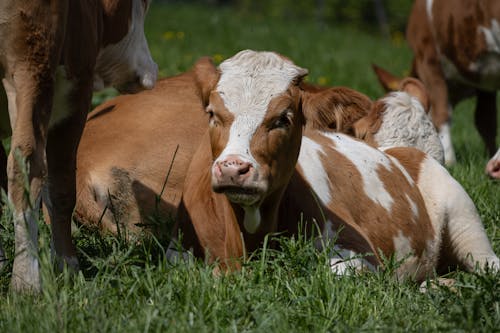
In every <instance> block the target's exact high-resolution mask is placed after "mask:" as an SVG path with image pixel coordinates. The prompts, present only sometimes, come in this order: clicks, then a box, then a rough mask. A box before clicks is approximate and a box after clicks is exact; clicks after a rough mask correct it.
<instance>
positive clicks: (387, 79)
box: [372, 64, 401, 92]
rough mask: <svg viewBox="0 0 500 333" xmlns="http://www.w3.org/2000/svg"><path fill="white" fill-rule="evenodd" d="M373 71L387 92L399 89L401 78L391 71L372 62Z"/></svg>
mask: <svg viewBox="0 0 500 333" xmlns="http://www.w3.org/2000/svg"><path fill="white" fill-rule="evenodd" d="M372 68H373V71H374V72H375V75H376V76H377V79H378V81H379V82H380V84H381V85H382V87H383V88H384V90H385V92H389V91H396V90H398V89H399V86H400V83H401V78H399V77H397V76H396V75H394V74H391V73H389V72H388V71H386V70H385V69H383V68H382V67H379V66H377V65H375V64H372Z"/></svg>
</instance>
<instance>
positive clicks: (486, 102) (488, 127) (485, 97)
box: [474, 90, 497, 156]
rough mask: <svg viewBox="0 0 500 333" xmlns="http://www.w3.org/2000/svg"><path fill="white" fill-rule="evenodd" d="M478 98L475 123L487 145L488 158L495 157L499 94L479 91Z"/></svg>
mask: <svg viewBox="0 0 500 333" xmlns="http://www.w3.org/2000/svg"><path fill="white" fill-rule="evenodd" d="M476 96H477V101H476V111H475V114H474V122H475V124H476V128H477V130H478V131H479V134H480V135H481V138H482V139H483V142H484V144H485V145H486V149H487V150H488V156H493V154H495V151H496V145H495V137H496V134H497V99H496V97H497V94H496V92H495V91H484V90H477V92H476Z"/></svg>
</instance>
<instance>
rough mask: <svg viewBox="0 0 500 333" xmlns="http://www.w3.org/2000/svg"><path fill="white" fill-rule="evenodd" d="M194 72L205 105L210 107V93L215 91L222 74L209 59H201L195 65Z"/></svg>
mask: <svg viewBox="0 0 500 333" xmlns="http://www.w3.org/2000/svg"><path fill="white" fill-rule="evenodd" d="M193 72H194V75H195V79H196V83H197V85H198V89H199V91H200V94H201V98H202V100H203V104H205V105H208V98H209V96H210V92H211V91H212V90H214V89H215V86H216V84H217V82H218V81H219V76H220V73H219V71H218V69H217V67H215V65H214V63H213V61H212V59H211V58H209V57H203V58H200V59H199V60H198V61H197V62H196V64H195V65H194V67H193Z"/></svg>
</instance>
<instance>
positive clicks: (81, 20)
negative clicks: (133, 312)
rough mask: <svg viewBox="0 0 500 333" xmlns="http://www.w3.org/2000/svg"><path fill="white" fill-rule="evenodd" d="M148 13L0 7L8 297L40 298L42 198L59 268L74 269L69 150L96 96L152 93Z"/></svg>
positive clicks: (102, 4)
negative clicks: (10, 247)
mask: <svg viewBox="0 0 500 333" xmlns="http://www.w3.org/2000/svg"><path fill="white" fill-rule="evenodd" d="M148 6H149V1H148V0H97V1H62V0H51V1H46V0H34V1H12V0H8V1H2V3H1V4H0V13H2V14H1V18H0V20H1V22H0V23H1V24H0V74H1V77H2V83H3V86H4V88H5V92H6V95H3V101H2V103H0V105H6V104H7V105H8V108H3V109H2V110H0V118H1V119H2V126H1V128H0V129H1V130H2V133H0V134H1V137H2V138H4V137H6V136H9V135H10V134H11V135H12V136H11V150H10V152H9V155H8V160H7V179H8V182H7V188H8V200H9V202H10V204H11V206H12V208H13V219H14V231H15V258H14V266H13V273H12V281H11V286H12V287H13V289H15V290H32V291H38V290H40V288H41V284H40V275H39V262H38V256H37V248H38V245H37V237H38V235H37V234H38V226H37V223H38V222H37V221H38V212H39V204H40V201H41V200H42V199H41V198H42V197H43V203H44V206H45V207H46V208H47V211H48V212H49V217H50V222H51V227H52V243H53V248H54V250H55V256H56V262H57V264H58V266H59V267H61V268H62V267H63V266H68V267H69V268H71V269H77V268H78V260H77V258H76V251H75V247H74V245H73V243H72V240H71V235H70V220H71V215H72V211H73V208H74V204H75V195H76V193H75V182H76V179H75V167H76V149H77V146H78V142H79V139H80V136H81V133H82V130H83V127H84V124H85V119H86V116H87V113H88V111H89V110H90V102H91V95H92V91H93V90H98V89H101V88H103V87H106V86H114V87H116V88H118V89H119V90H120V91H121V92H131V93H133V92H137V91H138V90H142V89H151V88H152V87H153V86H154V83H155V81H156V76H157V71H158V69H157V65H156V64H155V63H154V61H153V60H152V58H151V55H150V52H149V49H148V45H147V41H146V39H145V36H144V28H143V23H144V17H145V14H146V11H147V9H148ZM7 110H8V113H7ZM7 115H8V118H9V121H8V122H4V120H5V119H7ZM8 124H10V126H8ZM2 154H3V155H2V158H4V156H5V152H2ZM3 177H5V175H4V176H3ZM3 182H5V181H4V180H3ZM25 184H26V185H25Z"/></svg>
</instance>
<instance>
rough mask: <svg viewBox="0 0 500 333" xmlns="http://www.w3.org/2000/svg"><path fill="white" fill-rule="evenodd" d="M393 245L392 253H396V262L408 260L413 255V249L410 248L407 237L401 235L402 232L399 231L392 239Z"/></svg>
mask: <svg viewBox="0 0 500 333" xmlns="http://www.w3.org/2000/svg"><path fill="white" fill-rule="evenodd" d="M393 243H394V251H395V253H396V260H398V261H400V260H404V259H408V257H409V256H410V255H412V253H413V248H412V246H411V241H410V239H408V238H407V237H405V236H404V235H403V232H402V231H401V230H400V231H399V233H398V235H397V236H396V237H394V239H393Z"/></svg>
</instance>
